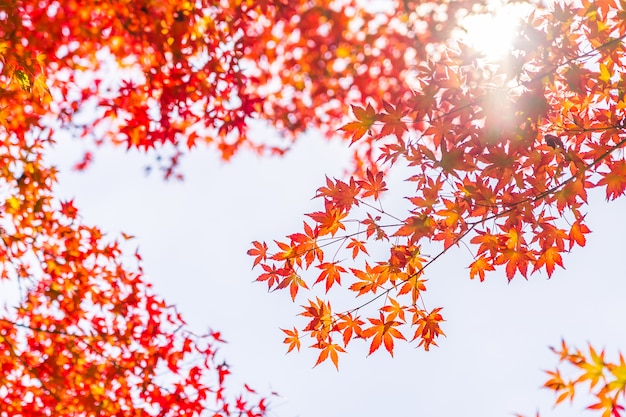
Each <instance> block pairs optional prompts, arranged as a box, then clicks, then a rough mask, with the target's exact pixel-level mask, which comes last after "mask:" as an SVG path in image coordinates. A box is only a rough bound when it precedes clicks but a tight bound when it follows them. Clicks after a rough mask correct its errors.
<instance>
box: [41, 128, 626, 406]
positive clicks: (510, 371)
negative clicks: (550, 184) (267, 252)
mask: <svg viewBox="0 0 626 417" xmlns="http://www.w3.org/2000/svg"><path fill="white" fill-rule="evenodd" d="M256 134H257V135H260V137H263V136H264V135H266V136H267V137H268V138H269V136H271V135H274V134H275V133H274V132H272V131H271V130H268V129H260V128H259V129H257V130H256ZM83 150H84V145H83V144H82V143H81V142H80V141H77V140H71V139H67V140H60V141H59V144H58V145H57V146H56V148H55V149H54V150H53V151H52V152H51V153H50V155H49V158H50V160H51V161H52V162H53V163H54V164H55V165H57V167H58V168H59V169H60V171H61V172H60V175H59V184H58V186H57V195H58V196H59V197H60V198H61V199H70V198H74V199H75V204H76V206H77V207H78V208H79V210H80V212H81V215H82V217H83V220H84V221H85V222H86V223H88V224H93V225H97V226H99V227H101V228H102V229H103V231H105V232H110V233H119V232H121V231H124V232H126V233H128V234H132V235H135V236H136V238H135V239H134V240H132V241H130V242H129V245H130V247H129V251H130V253H132V252H133V251H134V248H135V247H138V248H139V251H140V253H141V255H142V257H143V259H144V263H143V267H144V271H145V273H146V275H147V276H148V278H149V280H150V281H151V282H152V283H153V284H154V288H155V291H156V292H157V293H159V294H160V295H161V296H162V297H164V298H165V299H166V301H167V302H168V303H174V304H176V305H177V306H178V308H179V310H180V311H181V312H182V313H183V315H184V317H185V318H186V320H187V321H188V323H189V324H190V326H191V327H192V328H193V329H195V330H197V331H198V332H203V331H205V330H206V329H207V328H208V327H210V328H212V329H214V330H216V331H221V332H222V335H223V337H224V338H225V339H226V340H227V341H228V343H227V344H226V345H224V346H223V347H222V348H221V353H222V354H223V355H224V357H225V358H226V360H227V362H228V363H229V364H230V365H231V370H232V372H233V375H232V377H231V382H232V383H233V385H234V384H236V383H241V384H243V383H244V382H246V383H248V384H249V385H251V386H253V387H255V388H256V389H257V390H258V391H259V392H261V393H263V392H266V393H269V392H270V391H276V392H278V393H279V394H280V397H273V398H272V401H271V406H272V409H271V413H270V415H271V416H273V417H274V416H275V417H321V416H324V417H352V416H355V417H356V416H378V415H393V416H394V417H409V416H418V417H438V416H444V417H445V416H458V415H464V416H480V417H496V416H498V417H500V416H512V415H514V414H515V413H520V414H524V415H526V416H531V415H532V416H534V414H535V412H536V411H537V410H539V411H541V413H542V416H566V415H572V414H573V415H578V416H583V417H584V416H595V415H599V414H594V413H591V412H588V411H584V407H585V406H587V405H589V404H590V403H589V399H585V398H584V396H580V398H578V399H577V400H576V401H574V404H573V405H572V406H571V407H570V406H569V405H567V404H566V405H564V406H560V407H558V408H557V409H553V407H552V404H553V401H554V395H553V393H552V392H550V391H548V390H546V389H541V385H542V384H543V383H544V382H545V380H546V375H545V373H544V370H547V369H553V368H554V366H555V365H556V364H557V359H558V358H557V357H556V355H554V354H553V353H551V352H550V351H549V349H548V346H550V345H558V344H559V343H560V340H561V338H564V339H565V340H566V341H568V342H569V343H571V344H572V345H575V346H578V347H580V348H584V347H585V346H586V344H587V342H591V343H592V344H593V345H594V346H595V347H597V348H602V347H606V350H607V354H608V357H609V358H615V357H616V352H617V351H618V349H619V348H620V347H621V348H622V349H623V348H624V347H626V332H624V317H626V303H624V298H625V296H626V280H625V278H626V272H625V271H624V259H625V254H626V243H625V242H624V236H625V235H626V222H624V221H623V217H624V216H623V213H625V212H626V201H625V199H620V200H617V201H615V202H611V203H606V202H605V201H604V196H603V195H602V194H601V193H599V192H594V193H591V194H590V206H589V210H588V216H587V220H588V222H589V226H590V228H591V229H592V230H593V233H592V234H590V235H588V243H587V246H586V247H585V248H576V249H575V250H574V251H572V253H570V254H568V255H567V256H565V257H564V261H565V266H566V268H567V269H566V270H560V269H559V270H557V271H556V272H555V274H554V275H553V277H552V278H551V279H549V280H548V279H547V277H546V276H545V275H542V274H535V275H533V276H531V277H530V279H529V280H528V281H526V280H524V279H523V278H522V277H516V278H515V279H514V280H513V281H512V282H511V283H507V280H506V277H505V276H504V274H503V273H502V272H501V271H499V272H497V273H491V274H488V275H487V279H486V281H485V282H483V283H481V282H479V281H477V280H474V281H472V280H470V279H469V274H468V270H467V265H469V263H470V262H471V258H470V255H469V253H468V251H467V250H466V249H465V248H463V247H461V248H459V249H455V250H452V251H451V252H449V253H448V254H446V256H445V257H444V258H443V259H441V260H440V261H438V262H436V263H435V264H434V265H433V267H432V269H429V270H428V271H427V274H426V277H427V278H428V279H429V281H428V283H427V287H428V292H427V293H426V294H425V296H426V301H427V303H428V305H429V306H433V307H434V306H443V307H444V309H443V313H444V316H445V318H446V320H447V321H446V322H445V323H444V325H443V330H444V332H445V333H446V335H447V337H445V338H441V339H439V342H438V344H439V347H434V348H432V349H431V351H429V352H425V351H423V349H421V348H419V349H418V348H415V344H408V343H399V344H397V347H396V352H395V356H394V357H393V358H392V357H390V356H389V354H388V353H387V352H386V351H384V349H380V350H379V351H378V352H376V353H374V354H373V355H371V356H367V352H368V346H367V345H366V344H364V343H360V344H359V342H352V343H351V345H350V346H349V348H350V349H349V351H350V353H349V354H347V355H342V356H341V357H340V367H339V371H337V370H335V368H334V366H333V365H332V364H331V363H330V362H328V363H324V364H322V365H320V366H318V367H313V365H314V363H315V360H316V358H317V353H316V352H315V351H312V350H309V349H307V348H306V347H304V344H303V350H302V351H301V352H300V353H290V354H287V355H286V354H285V352H286V345H284V344H283V343H282V340H283V338H284V335H283V333H282V332H281V331H280V329H279V328H280V327H282V328H291V327H293V326H294V325H301V322H300V321H298V319H296V317H295V316H296V314H297V313H298V312H299V311H300V307H299V306H300V305H301V304H302V303H304V302H305V301H306V299H305V298H303V297H299V298H297V299H296V303H292V302H291V299H290V297H289V295H288V293H287V292H280V291H279V292H275V293H268V292H267V286H266V285H265V284H264V283H254V282H253V281H254V279H255V278H256V276H257V275H258V272H257V271H253V270H251V267H252V258H251V257H249V256H248V255H246V251H247V250H248V249H249V248H250V242H252V241H253V240H267V241H271V240H272V239H281V238H283V237H284V235H286V234H289V233H293V232H296V231H299V229H300V228H301V225H302V221H303V220H304V213H310V212H312V211H315V210H318V209H319V208H320V207H321V204H322V203H321V202H320V201H318V200H315V199H312V197H313V196H314V194H315V190H316V189H317V188H318V187H320V186H322V185H324V176H325V175H328V176H329V177H341V176H342V173H343V170H344V169H345V168H346V167H347V163H348V154H347V150H346V148H345V145H344V144H341V143H335V142H328V141H326V140H324V139H322V138H321V137H319V136H318V135H316V134H314V133H311V134H308V135H305V136H304V137H302V138H300V140H299V141H298V143H297V145H296V146H295V147H294V149H293V150H292V151H291V152H290V153H288V154H287V155H286V156H285V157H283V158H258V157H255V156H253V155H250V154H245V153H244V154H241V155H238V156H236V157H235V158H234V159H233V160H232V161H231V162H229V163H224V162H221V161H219V160H218V158H217V156H216V155H215V154H214V153H213V152H211V151H208V150H206V149H202V148H200V149H197V150H196V151H194V152H193V153H192V154H191V155H190V156H188V157H185V158H184V159H183V160H182V170H183V173H184V175H185V180H184V181H183V182H175V181H170V182H166V181H164V180H163V179H162V178H161V177H160V176H159V175H155V174H156V173H152V174H151V175H149V176H146V175H145V173H144V166H145V165H146V164H147V163H149V162H150V161H152V158H153V157H151V156H146V155H139V154H136V153H133V152H125V150H123V149H121V148H106V147H105V148H101V149H99V150H98V151H97V152H96V157H95V162H94V163H93V165H92V166H91V167H90V168H89V169H88V170H87V171H86V172H82V173H77V172H73V171H72V170H71V169H70V167H71V165H72V164H73V163H75V162H77V161H78V160H80V158H81V156H82V152H83ZM401 174H402V173H397V174H396V175H395V176H393V177H392V178H391V179H390V180H389V181H388V183H389V184H390V186H391V187H390V188H392V189H393V188H399V190H398V191H392V192H391V193H390V195H389V196H387V197H386V200H385V208H386V209H387V210H389V209H391V211H393V209H394V207H397V210H400V204H399V202H400V201H401V197H402V195H403V194H402V192H403V191H406V188H403V187H405V185H403V183H402V181H401V179H402V175H401ZM396 205H397V206H396ZM332 295H333V293H332V292H331V296H332Z"/></svg>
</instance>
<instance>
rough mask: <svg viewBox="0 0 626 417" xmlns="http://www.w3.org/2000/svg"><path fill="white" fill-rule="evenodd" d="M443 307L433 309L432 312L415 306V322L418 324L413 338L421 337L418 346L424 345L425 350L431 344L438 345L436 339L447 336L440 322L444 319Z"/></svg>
mask: <svg viewBox="0 0 626 417" xmlns="http://www.w3.org/2000/svg"><path fill="white" fill-rule="evenodd" d="M441 310H442V308H441V307H438V308H435V309H433V310H432V311H431V312H430V313H428V314H427V313H426V312H425V311H422V310H420V309H418V308H413V324H415V325H417V329H416V330H415V334H414V335H413V339H411V340H415V339H420V341H419V344H418V346H424V350H426V351H428V350H429V349H430V345H434V346H437V343H436V342H435V339H436V338H437V337H439V336H445V333H444V332H443V331H442V330H441V327H440V325H439V323H441V322H442V321H443V317H442V316H441V313H440V311H441Z"/></svg>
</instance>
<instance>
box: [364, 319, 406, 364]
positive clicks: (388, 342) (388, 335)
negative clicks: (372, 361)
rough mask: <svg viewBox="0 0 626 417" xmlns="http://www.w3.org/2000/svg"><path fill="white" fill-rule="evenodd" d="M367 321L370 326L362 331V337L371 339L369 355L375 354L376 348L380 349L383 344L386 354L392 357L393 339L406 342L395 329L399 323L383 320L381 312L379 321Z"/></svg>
mask: <svg viewBox="0 0 626 417" xmlns="http://www.w3.org/2000/svg"><path fill="white" fill-rule="evenodd" d="M368 320H369V322H370V323H371V324H372V326H371V327H368V328H366V329H364V330H363V337H364V338H365V339H369V338H370V337H373V339H372V343H371V344H370V350H369V354H370V355H371V354H372V353H374V352H376V351H377V350H378V348H380V345H381V344H384V345H385V349H387V352H389V354H390V355H391V356H393V339H394V338H396V339H402V340H406V338H405V337H404V335H403V334H402V333H400V331H399V330H398V329H396V327H397V326H399V325H400V324H401V322H399V321H396V320H387V319H385V316H384V315H383V313H382V312H381V313H380V318H379V319H374V318H368Z"/></svg>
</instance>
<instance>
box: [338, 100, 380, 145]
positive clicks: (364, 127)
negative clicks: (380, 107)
mask: <svg viewBox="0 0 626 417" xmlns="http://www.w3.org/2000/svg"><path fill="white" fill-rule="evenodd" d="M352 113H354V116H355V117H356V119H357V121H356V122H349V123H347V124H345V125H343V126H342V127H341V128H340V130H343V131H345V132H348V133H351V141H350V144H353V143H354V142H356V141H357V140H359V139H361V138H362V137H363V136H364V135H365V134H366V133H368V132H370V134H371V131H370V129H371V128H372V125H373V124H374V123H375V122H376V121H377V120H378V119H379V117H378V115H377V114H376V111H375V110H374V108H373V107H372V105H371V104H368V105H367V107H366V108H363V107H360V106H356V105H352Z"/></svg>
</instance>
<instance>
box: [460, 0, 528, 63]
mask: <svg viewBox="0 0 626 417" xmlns="http://www.w3.org/2000/svg"><path fill="white" fill-rule="evenodd" d="M531 7H532V5H531V4H529V3H523V2H516V3H513V4H506V3H505V2H504V1H501V0H499V1H490V2H488V4H487V6H486V8H485V10H484V11H481V12H478V13H475V14H471V15H468V16H467V17H465V18H463V19H462V21H461V26H462V27H463V34H462V35H461V37H460V38H461V40H462V41H463V42H465V43H467V44H468V46H470V47H471V48H473V49H475V50H476V51H477V52H480V53H481V54H482V55H484V56H485V58H487V59H498V58H503V57H504V56H506V55H507V52H509V50H510V49H511V48H512V47H513V43H514V41H515V37H516V35H517V33H518V30H519V24H520V20H521V19H522V18H523V17H524V16H526V15H528V13H530V11H531Z"/></svg>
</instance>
